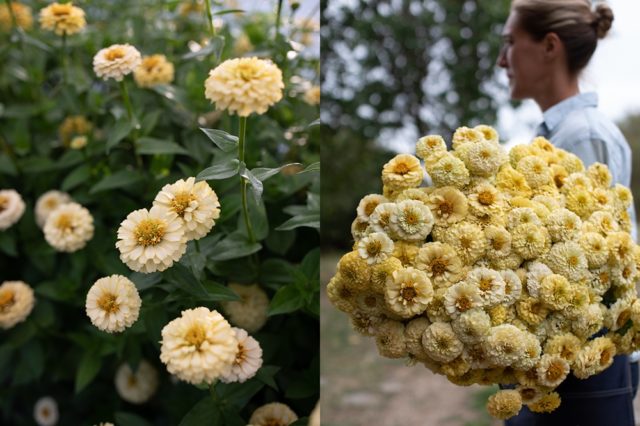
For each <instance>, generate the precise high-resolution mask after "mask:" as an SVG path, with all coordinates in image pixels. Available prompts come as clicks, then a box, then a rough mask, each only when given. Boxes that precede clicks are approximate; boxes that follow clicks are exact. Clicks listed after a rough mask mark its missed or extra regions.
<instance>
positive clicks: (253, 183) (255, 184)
mask: <svg viewBox="0 0 640 426" xmlns="http://www.w3.org/2000/svg"><path fill="white" fill-rule="evenodd" d="M238 173H239V174H240V176H242V177H243V178H244V179H246V180H247V181H248V182H249V187H250V188H251V193H252V194H253V199H254V200H255V202H256V203H259V202H260V200H261V199H262V191H263V189H264V186H263V185H262V182H260V180H259V179H258V178H257V177H255V176H254V175H253V173H251V171H250V170H249V169H247V168H246V167H245V165H244V163H240V170H239V172H238Z"/></svg>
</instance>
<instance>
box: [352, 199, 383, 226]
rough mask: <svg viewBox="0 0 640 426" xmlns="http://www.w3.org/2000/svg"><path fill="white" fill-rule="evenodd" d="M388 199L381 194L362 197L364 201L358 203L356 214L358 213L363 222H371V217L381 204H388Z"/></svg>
mask: <svg viewBox="0 0 640 426" xmlns="http://www.w3.org/2000/svg"><path fill="white" fill-rule="evenodd" d="M388 202H389V200H387V197H385V196H384V195H380V194H369V195H365V196H364V197H362V200H360V202H359V203H358V207H357V208H356V212H357V213H358V217H359V218H360V219H361V220H364V221H369V216H371V215H372V214H373V212H374V210H375V209H376V207H378V206H379V205H380V204H382V203H388Z"/></svg>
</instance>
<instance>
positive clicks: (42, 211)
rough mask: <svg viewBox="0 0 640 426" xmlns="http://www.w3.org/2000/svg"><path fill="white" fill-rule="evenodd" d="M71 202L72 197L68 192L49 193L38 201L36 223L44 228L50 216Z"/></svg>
mask: <svg viewBox="0 0 640 426" xmlns="http://www.w3.org/2000/svg"><path fill="white" fill-rule="evenodd" d="M69 202H71V197H70V196H69V194H67V193H66V192H61V191H56V190H52V191H47V192H45V193H44V194H42V195H41V196H40V197H39V198H38V201H36V223H37V224H38V226H39V227H40V228H42V227H43V226H44V223H45V222H46V221H47V218H48V217H49V215H50V214H51V213H52V212H53V211H54V210H55V209H57V208H58V207H60V206H61V205H62V204H67V203H69Z"/></svg>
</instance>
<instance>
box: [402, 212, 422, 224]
mask: <svg viewBox="0 0 640 426" xmlns="http://www.w3.org/2000/svg"><path fill="white" fill-rule="evenodd" d="M404 220H405V221H406V222H407V223H408V224H409V225H416V224H417V223H418V222H420V216H419V215H418V212H416V211H414V210H408V211H405V214H404Z"/></svg>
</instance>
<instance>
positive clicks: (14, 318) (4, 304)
mask: <svg viewBox="0 0 640 426" xmlns="http://www.w3.org/2000/svg"><path fill="white" fill-rule="evenodd" d="M34 303H35V299H34V297H33V290H32V289H31V287H29V285H28V284H26V283H25V282H23V281H5V282H3V283H2V285H0V328H3V329H5V330H6V329H9V328H11V327H13V326H14V325H16V324H17V323H19V322H22V321H24V320H25V319H27V317H28V316H29V314H30V313H31V310H32V309H33V304H34Z"/></svg>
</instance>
